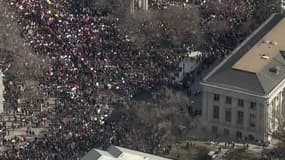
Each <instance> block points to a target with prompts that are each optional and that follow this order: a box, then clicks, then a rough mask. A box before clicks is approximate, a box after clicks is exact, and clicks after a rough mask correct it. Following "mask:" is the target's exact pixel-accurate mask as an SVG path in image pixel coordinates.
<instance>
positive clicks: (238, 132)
mask: <svg viewBox="0 0 285 160" xmlns="http://www.w3.org/2000/svg"><path fill="white" fill-rule="evenodd" d="M236 137H237V138H238V139H241V138H242V133H241V132H240V131H237V133H236Z"/></svg>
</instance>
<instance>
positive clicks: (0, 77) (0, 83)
mask: <svg viewBox="0 0 285 160" xmlns="http://www.w3.org/2000/svg"><path fill="white" fill-rule="evenodd" d="M3 76H4V75H3V73H2V71H1V70H0V113H3V112H4V104H3V103H4V96H3V92H4V84H3Z"/></svg>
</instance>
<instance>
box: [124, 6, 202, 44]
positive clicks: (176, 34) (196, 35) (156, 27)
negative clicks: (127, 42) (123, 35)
mask: <svg viewBox="0 0 285 160" xmlns="http://www.w3.org/2000/svg"><path fill="white" fill-rule="evenodd" d="M121 28H122V29H123V30H125V31H126V32H127V34H129V35H130V36H131V37H132V38H133V41H134V43H135V44H137V46H138V47H139V48H144V47H145V46H149V45H157V46H160V47H161V46H163V42H167V45H168V47H170V46H172V47H181V46H182V45H183V44H185V43H186V44H187V45H189V46H191V45H197V44H199V42H200V40H201V39H202V37H203V36H202V33H201V31H200V14H199V10H198V8H196V7H194V6H190V5H189V6H187V7H183V6H173V7H169V8H168V9H165V10H150V11H148V12H145V11H137V12H135V13H134V14H127V15H126V17H125V18H124V19H123V23H122V24H121Z"/></svg>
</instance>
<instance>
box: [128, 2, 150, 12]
mask: <svg viewBox="0 0 285 160" xmlns="http://www.w3.org/2000/svg"><path fill="white" fill-rule="evenodd" d="M148 8H149V4H148V0H131V6H130V10H131V13H134V12H135V11H136V10H144V11H148Z"/></svg>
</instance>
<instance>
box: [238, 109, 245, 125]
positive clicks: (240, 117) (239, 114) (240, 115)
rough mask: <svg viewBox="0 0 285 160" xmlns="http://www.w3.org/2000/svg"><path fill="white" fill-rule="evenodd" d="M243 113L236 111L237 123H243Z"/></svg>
mask: <svg viewBox="0 0 285 160" xmlns="http://www.w3.org/2000/svg"><path fill="white" fill-rule="evenodd" d="M243 119H244V115H243V112H242V111H238V112H237V124H239V125H243Z"/></svg>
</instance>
